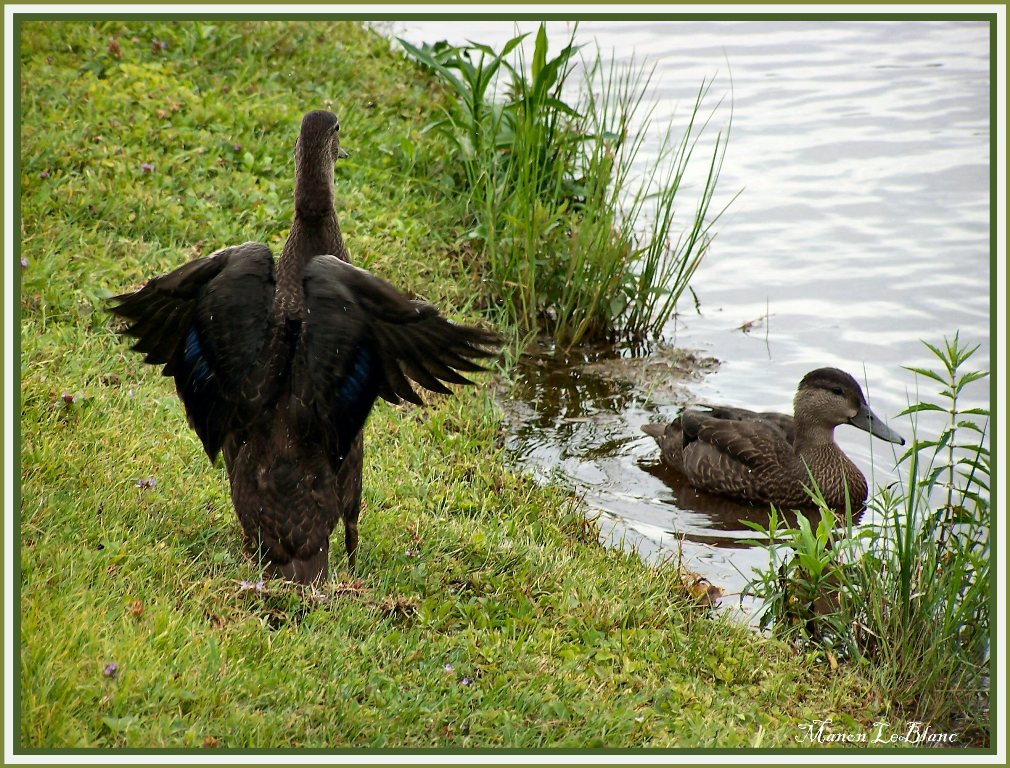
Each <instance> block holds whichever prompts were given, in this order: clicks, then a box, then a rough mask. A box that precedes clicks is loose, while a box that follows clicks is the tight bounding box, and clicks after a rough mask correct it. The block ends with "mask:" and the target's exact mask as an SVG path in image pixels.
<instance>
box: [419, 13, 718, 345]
mask: <svg viewBox="0 0 1010 768" xmlns="http://www.w3.org/2000/svg"><path fill="white" fill-rule="evenodd" d="M574 34H575V33H574V32H573V33H572V36H571V37H569V38H568V40H567V43H566V44H565V45H564V46H563V47H562V48H561V50H560V51H559V52H558V54H557V55H556V56H554V57H553V58H550V57H549V56H548V39H547V32H546V28H545V26H544V25H540V27H539V29H538V31H537V34H536V38H535V41H534V46H533V55H532V58H531V59H529V60H527V56H526V53H525V50H524V48H523V47H522V46H521V43H522V41H523V39H524V38H525V37H526V35H520V36H517V37H515V38H513V39H512V40H510V41H508V42H507V43H506V44H505V46H503V48H502V50H501V51H500V52H495V51H494V50H493V49H491V48H490V47H488V46H486V45H482V44H478V43H470V44H469V45H466V46H450V45H446V44H444V43H439V44H437V45H435V46H429V45H425V46H422V47H417V46H414V45H411V44H410V43H407V42H405V41H403V40H401V41H400V42H401V44H402V45H403V46H404V49H405V50H406V51H407V53H408V55H410V56H411V57H412V58H414V59H415V60H416V61H418V62H420V63H422V64H424V65H425V66H427V67H429V68H430V69H431V70H432V71H433V72H435V73H436V74H437V75H438V76H439V78H440V79H442V80H443V81H444V82H445V83H447V84H448V85H449V87H450V89H451V91H452V92H453V93H454V94H455V101H454V102H453V103H452V104H451V105H450V106H449V107H448V108H446V110H445V114H444V117H443V119H441V120H439V121H438V122H437V123H434V124H432V125H431V126H429V129H431V130H438V131H441V132H442V133H444V134H445V135H446V136H447V137H448V138H449V141H450V145H451V146H452V147H453V150H454V154H455V160H456V161H457V163H458V164H459V166H460V167H461V168H462V173H461V174H459V176H458V177H457V178H458V179H459V185H458V187H457V191H458V192H459V193H461V194H463V195H465V196H466V200H467V210H468V212H469V215H470V216H471V219H472V221H471V224H472V226H471V227H470V229H469V231H470V235H471V237H472V238H473V239H474V240H475V241H476V242H477V244H478V246H479V247H478V250H479V254H480V256H481V258H482V259H483V264H482V266H483V268H484V269H483V272H484V275H485V278H486V281H485V285H486V286H487V291H488V296H487V299H488V301H489V303H491V304H493V305H495V306H498V307H500V308H501V310H502V311H503V312H504V314H505V316H506V317H507V319H508V320H509V321H510V322H511V323H512V324H513V325H515V326H516V327H517V328H519V329H520V330H521V331H523V332H545V333H548V334H550V335H551V336H553V338H554V340H555V341H556V342H557V343H558V345H560V346H561V347H562V348H570V347H572V346H574V345H575V344H578V343H579V342H580V341H583V340H599V339H608V338H610V339H612V338H615V337H622V338H641V337H644V336H647V335H649V334H657V333H658V332H659V331H660V329H661V328H662V327H663V325H664V324H665V323H666V321H667V320H668V319H669V317H670V315H671V314H672V313H673V311H674V309H675V307H676V304H677V301H678V299H679V298H680V296H681V295H682V293H683V292H684V291H685V290H686V288H687V285H688V281H689V280H690V279H691V276H692V275H693V274H694V272H695V270H696V269H697V268H698V265H699V264H700V262H701V259H702V258H703V256H704V254H705V251H706V249H707V247H708V244H709V242H710V240H711V236H712V232H711V227H712V225H713V224H714V223H715V221H716V220H717V219H718V216H719V213H713V212H712V211H711V204H712V200H713V196H714V193H715V188H716V183H717V181H718V177H719V171H720V169H721V166H722V161H723V157H724V154H725V149H726V141H725V137H724V135H723V134H722V133H719V134H718V135H717V136H716V137H715V139H714V141H713V145H712V148H711V151H710V154H709V155H708V159H707V161H706V162H707V172H706V174H705V175H704V179H703V181H702V182H701V191H700V195H699V198H698V201H697V202H696V203H695V205H694V206H693V209H692V210H691V211H690V212H689V213H688V214H687V216H686V217H684V218H685V221H684V224H683V226H682V227H681V225H680V219H678V218H677V213H678V212H679V208H680V206H679V205H678V203H679V200H678V195H679V193H680V192H681V189H682V183H683V181H684V178H685V172H686V170H687V168H688V165H689V163H690V161H691V159H692V157H693V155H694V153H695V151H696V150H697V149H698V146H699V140H700V137H701V134H702V133H703V131H704V129H705V128H706V127H707V125H708V120H709V119H711V114H710V115H709V117H708V118H707V119H702V117H701V115H702V108H703V104H704V102H705V101H706V99H707V97H708V95H709V93H708V92H709V84H704V83H703V84H702V86H701V87H700V88H699V90H698V94H697V97H696V99H695V102H694V104H693V105H692V110H691V114H690V119H689V121H688V125H687V127H686V129H685V132H684V134H683V135H682V136H681V137H680V138H677V137H675V136H674V134H673V131H672V127H670V128H668V129H667V131H666V133H665V138H664V140H663V141H662V143H661V145H660V147H659V149H658V151H657V156H656V160H655V162H654V163H652V164H651V166H650V167H649V169H648V170H647V171H646V172H645V173H644V174H637V175H636V174H635V173H633V167H634V165H635V160H636V158H637V157H638V156H639V155H640V153H641V152H642V151H649V150H647V149H643V148H644V147H645V145H646V142H647V138H648V136H649V132H650V126H651V116H652V112H653V108H646V107H645V105H644V99H645V95H646V93H647V92H648V88H649V84H650V79H651V71H648V70H646V69H645V68H644V67H641V66H637V65H635V64H631V65H629V66H627V67H622V66H619V65H617V64H616V63H614V62H609V63H608V62H605V61H604V60H603V58H602V57H601V55H600V54H599V53H597V54H596V55H595V56H594V57H592V58H590V59H588V60H586V59H581V60H580V59H578V58H577V56H576V54H577V53H578V51H579V48H578V46H576V45H575V42H574ZM573 90H576V91H577V95H575V96H574V97H573V96H570V95H569V94H570V92H571V91H573ZM713 113H714V109H713ZM643 220H644V221H645V222H647V223H646V225H645V226H643ZM678 227H681V229H682V230H683V231H681V232H680V233H679V234H675V230H676V228H678Z"/></svg>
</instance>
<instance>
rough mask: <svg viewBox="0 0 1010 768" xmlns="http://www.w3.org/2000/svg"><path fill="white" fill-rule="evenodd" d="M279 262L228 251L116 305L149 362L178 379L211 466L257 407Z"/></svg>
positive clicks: (248, 250)
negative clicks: (252, 391)
mask: <svg viewBox="0 0 1010 768" xmlns="http://www.w3.org/2000/svg"><path fill="white" fill-rule="evenodd" d="M273 270H274V261H273V254H272V253H271V252H270V249H269V248H268V247H267V246H265V245H263V244H262V243H245V244H243V245H239V246H235V247H232V248H225V249H224V250H221V251H218V252H216V253H214V254H212V255H210V256H207V257H206V258H202V259H197V260H195V261H191V262H190V263H188V264H185V265H183V266H181V267H179V268H178V269H176V270H175V271H173V272H169V273H168V274H167V275H162V276H161V277H156V278H154V279H153V280H151V281H150V282H148V283H147V285H145V286H144V287H143V288H141V289H140V290H139V291H136V292H135V293H126V294H122V295H121V296H116V297H115V298H113V299H112V301H113V302H115V303H114V305H113V306H111V310H112V312H114V313H115V314H117V315H120V316H121V317H125V318H126V320H127V326H126V328H125V329H124V330H123V333H124V334H126V335H129V336H134V337H136V339H137V341H136V343H135V344H134V345H133V349H135V350H137V351H138V352H142V353H144V354H145V358H144V362H146V363H151V364H155V365H163V366H164V368H163V369H162V374H163V375H165V376H173V377H175V384H176V390H177V391H178V393H179V397H180V398H181V399H182V401H183V404H184V405H185V407H186V413H187V415H188V416H189V421H190V424H191V426H192V427H193V429H194V430H196V433H197V435H199V437H200V440H201V441H202V442H203V447H204V449H205V450H206V451H207V455H208V456H209V457H210V460H211V461H214V459H215V458H216V457H217V454H218V452H219V451H220V450H221V445H222V443H223V442H224V439H225V436H226V435H227V434H228V433H229V432H230V431H232V430H234V429H235V428H237V427H238V426H239V425H240V424H241V423H242V421H243V420H244V419H245V418H247V415H248V414H249V413H250V411H251V409H255V408H256V407H257V405H256V403H255V402H249V400H248V397H247V393H244V392H243V383H244V382H245V381H246V380H247V379H248V377H249V374H250V372H251V371H253V370H254V369H255V368H256V365H257V362H258V360H259V357H260V353H261V352H262V350H263V345H264V342H265V340H266V338H267V334H268V327H269V317H270V308H271V305H272V303H273V295H274V271H273Z"/></svg>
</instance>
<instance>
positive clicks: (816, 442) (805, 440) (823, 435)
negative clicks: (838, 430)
mask: <svg viewBox="0 0 1010 768" xmlns="http://www.w3.org/2000/svg"><path fill="white" fill-rule="evenodd" d="M834 445H835V428H834V427H832V426H827V425H824V424H819V423H811V422H804V421H801V420H799V419H797V420H796V437H795V438H794V439H793V450H795V451H796V453H797V454H799V455H800V456H803V455H804V454H805V453H807V452H809V451H811V450H814V449H817V448H822V447H824V446H834Z"/></svg>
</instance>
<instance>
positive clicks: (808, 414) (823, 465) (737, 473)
mask: <svg viewBox="0 0 1010 768" xmlns="http://www.w3.org/2000/svg"><path fill="white" fill-rule="evenodd" d="M841 424H851V425H852V426H854V427H858V428H859V429H863V430H866V431H867V432H869V433H870V434H871V435H875V436H876V437H879V438H881V439H882V440H887V441H889V442H892V443H899V444H904V442H905V440H904V438H902V437H901V436H900V435H898V434H897V433H896V432H894V431H893V430H891V429H890V428H889V427H887V425H885V424H884V423H883V422H882V421H881V420H880V419H879V418H878V417H877V416H876V415H875V414H874V413H873V411H871V410H870V406H869V405H867V403H866V398H865V397H864V396H863V390H862V389H861V388H860V386H859V384H858V383H857V382H856V380H855V379H854V378H852V376H850V375H849V374H847V373H845V372H844V371H840V370H838V369H837V368H818V369H817V370H815V371H811V372H810V373H808V374H807V375H806V376H804V377H803V379H802V380H801V381H800V384H799V387H798V388H797V390H796V396H795V398H794V399H793V415H792V416H788V415H786V414H784V413H770V412H764V413H757V412H755V411H748V410H745V409H743V408H731V407H727V406H704V407H700V408H688V409H685V410H684V411H683V412H682V413H681V414H680V416H678V417H677V418H676V419H674V421H673V422H672V423H670V424H668V425H665V426H664V425H662V424H646V425H644V426H643V427H642V430H643V431H644V432H645V433H646V434H648V435H651V436H652V437H654V438H655V439H656V442H658V443H659V446H660V448H661V450H662V455H663V460H664V461H665V462H666V463H667V464H669V465H670V466H671V467H672V468H673V469H675V470H676V471H678V472H680V473H681V474H683V475H684V476H685V477H686V478H687V480H688V482H689V483H690V484H691V485H692V486H693V487H695V488H697V489H699V490H702V491H707V492H709V493H716V494H720V495H722V496H729V497H732V498H734V499H739V500H741V501H747V502H755V503H765V504H767V503H772V504H776V505H778V506H782V507H808V506H810V505H811V501H810V497H809V495H808V494H807V491H806V487H809V486H810V485H811V482H810V480H811V476H812V477H813V480H814V482H816V484H817V487H818V488H820V490H821V493H823V494H824V499H825V501H826V502H827V503H828V505H829V506H830V507H831V508H832V509H835V510H844V509H845V503H846V489H848V498H849V499H850V502H851V505H852V508H853V509H858V508H859V507H861V506H862V505H863V504H864V503H865V502H866V497H867V492H868V488H867V485H866V478H865V477H864V476H863V473H862V472H860V470H859V467H857V466H856V465H855V464H854V463H853V462H852V460H851V459H850V458H849V457H848V456H846V455H845V453H843V452H842V449H841V448H839V447H838V444H837V443H835V437H834V432H835V427H837V426H839V425H841Z"/></svg>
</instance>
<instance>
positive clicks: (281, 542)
mask: <svg viewBox="0 0 1010 768" xmlns="http://www.w3.org/2000/svg"><path fill="white" fill-rule="evenodd" d="M295 156H296V183H295V220H294V222H293V224H292V227H291V234H290V236H289V238H288V240H287V242H286V243H285V245H284V249H283V252H282V254H281V258H280V261H279V262H278V263H277V265H276V269H275V265H274V258H273V254H272V253H271V251H270V249H269V248H268V247H267V246H266V245H263V244H262V243H245V244H243V245H239V246H234V247H231V248H225V249H224V250H221V251H218V252H216V253H214V254H212V255H211V256H208V257H206V258H201V259H197V260H195V261H192V262H190V263H188V264H185V265H184V266H182V267H180V268H178V269H176V270H175V271H173V272H170V273H169V274H167V275H163V276H161V277H156V278H154V279H153V280H151V281H150V282H148V283H147V284H146V285H145V286H144V287H143V288H142V289H140V290H139V291H137V292H135V293H128V294H123V295H121V296H118V297H116V298H115V299H113V301H114V302H115V304H114V306H113V307H112V311H113V312H115V313H116V314H118V315H121V316H123V317H125V318H126V319H127V326H126V328H125V329H124V333H126V334H129V335H131V336H134V337H136V338H137V342H136V343H135V344H134V346H133V348H134V349H135V350H137V351H138V352H142V353H144V354H145V355H146V357H145V362H147V363H151V364H157V365H163V366H164V368H163V369H162V373H163V374H164V375H166V376H173V377H174V378H175V383H176V390H177V391H178V393H179V397H180V398H181V399H182V401H183V404H184V406H185V408H186V413H187V416H188V417H189V422H190V425H191V426H192V427H193V429H194V430H195V431H196V433H197V435H198V436H199V437H200V440H201V441H202V442H203V446H204V449H205V450H206V452H207V455H208V457H210V459H211V461H214V460H215V459H216V457H217V455H218V453H219V452H220V453H223V454H224V459H225V465H226V467H227V470H228V479H229V482H230V484H231V496H232V501H233V503H234V505H235V510H236V512H237V513H238V517H239V520H240V521H241V523H242V527H243V529H244V530H245V532H246V534H247V536H248V537H249V539H250V540H251V542H252V543H253V544H254V546H255V547H256V548H257V550H258V552H259V553H260V555H261V556H262V558H263V559H264V561H265V563H266V565H267V568H268V572H269V573H270V574H271V575H275V576H281V577H284V578H288V579H292V580H295V581H299V582H302V583H306V584H308V583H313V582H316V581H319V580H321V579H324V578H325V577H326V575H327V568H328V552H329V537H330V533H331V532H332V530H333V528H334V527H335V525H336V522H337V519H338V517H343V518H344V522H345V545H346V549H347V553H348V557H349V561H350V565H351V566H352V567H353V565H354V554H355V549H356V546H357V511H358V503H359V499H360V471H361V470H360V464H361V437H360V432H361V428H362V426H363V425H364V423H365V420H366V418H367V417H368V414H369V412H370V410H371V408H372V405H373V404H374V402H375V400H376V399H377V398H378V397H382V398H384V399H386V400H388V401H390V402H393V403H398V402H400V401H401V400H407V401H409V402H412V403H418V404H420V403H421V399H420V397H419V396H418V395H417V393H416V392H415V391H414V389H413V387H412V386H411V384H410V382H409V381H408V378H409V379H412V380H413V381H415V382H417V383H418V384H420V385H422V386H423V387H425V388H427V389H429V390H432V391H435V392H441V393H448V392H449V391H450V390H449V389H448V388H447V387H446V386H445V383H444V382H449V383H455V384H468V383H471V382H469V381H468V380H467V379H466V378H464V377H463V376H462V375H461V374H460V373H459V372H460V371H479V370H482V369H481V367H480V366H479V365H478V364H477V363H475V362H474V361H475V360H476V359H479V358H486V357H492V356H494V355H495V354H496V352H494V351H491V349H492V348H493V347H495V346H496V345H497V344H498V343H499V339H498V336H497V335H496V334H494V333H492V332H489V331H485V330H481V329H478V328H472V327H467V326H463V325H457V324H455V323H452V322H449V321H447V320H446V319H444V318H443V317H441V316H440V315H439V313H438V311H437V310H436V309H435V307H433V306H431V305H430V304H426V303H424V302H421V301H416V300H411V299H410V298H408V297H407V296H405V295H404V294H402V293H400V292H399V291H398V290H397V289H395V288H393V287H392V286H391V285H389V284H388V283H386V282H385V281H383V280H380V279H379V278H377V277H375V276H373V275H371V274H370V273H368V272H366V271H365V270H362V269H358V268H356V267H353V266H351V265H350V264H348V263H346V250H344V246H343V241H342V239H341V236H340V228H339V226H338V224H337V219H336V214H335V213H334V211H333V165H334V162H335V160H336V159H337V158H339V157H343V156H345V153H344V152H343V150H342V149H341V148H340V141H339V124H338V122H337V119H336V117H334V116H333V115H332V114H330V113H328V112H310V113H309V114H307V115H306V116H305V118H304V120H303V121H302V129H301V134H300V136H299V138H298V143H297V145H296V152H295ZM320 254H325V255H320ZM338 257H339V258H338ZM355 464H356V466H355ZM348 467H349V468H350V469H351V470H353V471H351V472H348V471H346V468H348ZM355 475H356V476H355Z"/></svg>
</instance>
